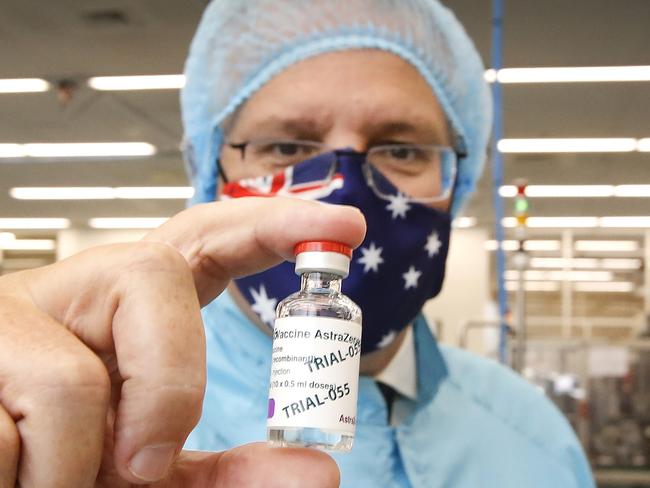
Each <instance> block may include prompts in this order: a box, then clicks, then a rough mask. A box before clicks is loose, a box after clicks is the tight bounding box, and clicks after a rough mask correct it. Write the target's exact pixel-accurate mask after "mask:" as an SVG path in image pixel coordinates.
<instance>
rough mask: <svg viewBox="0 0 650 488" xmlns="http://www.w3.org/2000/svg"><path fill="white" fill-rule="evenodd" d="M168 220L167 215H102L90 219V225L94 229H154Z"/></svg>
mask: <svg viewBox="0 0 650 488" xmlns="http://www.w3.org/2000/svg"><path fill="white" fill-rule="evenodd" d="M167 220H169V219H168V218H167V217H127V218H122V217H108V218H104V217H102V218H94V219H90V220H89V221H88V226H89V227H92V228H93V229H154V228H156V227H159V226H161V225H162V224H164V223H165V222H166V221H167Z"/></svg>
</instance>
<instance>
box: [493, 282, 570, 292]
mask: <svg viewBox="0 0 650 488" xmlns="http://www.w3.org/2000/svg"><path fill="white" fill-rule="evenodd" d="M505 288H506V290H507V291H517V290H518V289H519V283H518V282H516V281H506V283H505ZM524 290H526V291H559V290H560V284H559V283H558V282H557V281H524Z"/></svg>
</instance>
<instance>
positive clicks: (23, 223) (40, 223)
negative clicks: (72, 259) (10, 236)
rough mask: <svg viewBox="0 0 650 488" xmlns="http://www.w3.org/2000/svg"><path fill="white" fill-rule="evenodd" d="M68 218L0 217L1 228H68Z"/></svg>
mask: <svg viewBox="0 0 650 488" xmlns="http://www.w3.org/2000/svg"><path fill="white" fill-rule="evenodd" d="M68 227H70V221H69V220H68V219H59V218H43V219H39V218H0V229H67V228H68Z"/></svg>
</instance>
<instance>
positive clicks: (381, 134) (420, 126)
mask: <svg viewBox="0 0 650 488" xmlns="http://www.w3.org/2000/svg"><path fill="white" fill-rule="evenodd" d="M371 131H372V134H373V136H374V137H376V138H377V137H378V138H386V137H398V136H405V137H415V138H419V139H422V138H425V139H428V140H427V141H426V142H430V143H434V142H435V143H443V142H445V141H446V140H447V139H448V136H447V134H446V132H447V131H446V130H445V129H444V128H443V127H440V126H438V125H433V124H424V123H411V122H405V121H403V120H388V121H383V122H380V123H378V124H373V125H372V127H371Z"/></svg>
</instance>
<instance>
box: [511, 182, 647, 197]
mask: <svg viewBox="0 0 650 488" xmlns="http://www.w3.org/2000/svg"><path fill="white" fill-rule="evenodd" d="M525 192H526V196H527V197H531V198H558V197H560V198H561V197H567V198H573V197H575V198H591V197H602V198H605V197H637V198H646V197H650V185H617V186H614V185H528V186H527V187H526V190H525ZM499 195H501V196H502V197H503V198H513V197H515V196H517V187H516V186H515V185H503V186H502V187H501V188H499Z"/></svg>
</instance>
